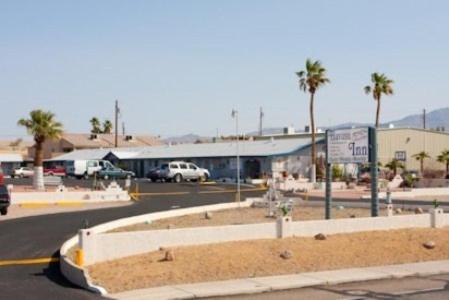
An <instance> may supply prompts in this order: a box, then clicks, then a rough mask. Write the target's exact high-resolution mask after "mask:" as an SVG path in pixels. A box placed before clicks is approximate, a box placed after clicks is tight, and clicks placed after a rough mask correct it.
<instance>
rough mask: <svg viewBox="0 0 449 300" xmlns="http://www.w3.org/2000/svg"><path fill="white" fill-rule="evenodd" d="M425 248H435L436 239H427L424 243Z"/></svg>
mask: <svg viewBox="0 0 449 300" xmlns="http://www.w3.org/2000/svg"><path fill="white" fill-rule="evenodd" d="M423 246H424V248H426V249H433V248H435V242H434V241H427V242H425V243H424V244H423Z"/></svg>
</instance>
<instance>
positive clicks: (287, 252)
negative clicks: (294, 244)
mask: <svg viewBox="0 0 449 300" xmlns="http://www.w3.org/2000/svg"><path fill="white" fill-rule="evenodd" d="M280 256H281V258H283V259H290V258H292V257H293V252H291V251H290V250H285V251H282V252H281V255H280Z"/></svg>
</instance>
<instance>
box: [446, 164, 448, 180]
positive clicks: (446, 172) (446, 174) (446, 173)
mask: <svg viewBox="0 0 449 300" xmlns="http://www.w3.org/2000/svg"><path fill="white" fill-rule="evenodd" d="M446 177H447V178H449V162H446Z"/></svg>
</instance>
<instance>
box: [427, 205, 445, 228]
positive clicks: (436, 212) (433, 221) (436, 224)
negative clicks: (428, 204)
mask: <svg viewBox="0 0 449 300" xmlns="http://www.w3.org/2000/svg"><path fill="white" fill-rule="evenodd" d="M443 213H444V212H443V209H441V208H439V207H436V208H432V209H430V226H431V227H432V228H441V227H443V226H444V220H443Z"/></svg>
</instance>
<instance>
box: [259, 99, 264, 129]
mask: <svg viewBox="0 0 449 300" xmlns="http://www.w3.org/2000/svg"><path fill="white" fill-rule="evenodd" d="M264 116H265V115H264V113H263V109H262V106H261V107H260V113H259V135H260V136H262V134H263V117H264Z"/></svg>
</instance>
